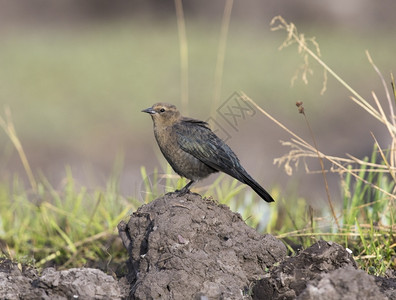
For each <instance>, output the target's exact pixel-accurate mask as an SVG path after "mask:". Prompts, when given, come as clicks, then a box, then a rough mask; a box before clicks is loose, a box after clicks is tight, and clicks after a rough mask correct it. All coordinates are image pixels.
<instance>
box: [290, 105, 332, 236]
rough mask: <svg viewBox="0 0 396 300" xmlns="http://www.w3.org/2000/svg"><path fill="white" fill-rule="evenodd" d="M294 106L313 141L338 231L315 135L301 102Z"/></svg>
mask: <svg viewBox="0 0 396 300" xmlns="http://www.w3.org/2000/svg"><path fill="white" fill-rule="evenodd" d="M296 106H297V108H298V112H299V113H300V114H302V115H303V116H304V118H305V121H306V123H307V126H308V129H309V133H310V135H311V137H312V140H313V143H314V146H315V150H316V154H317V156H318V158H319V163H320V167H321V169H322V175H323V181H324V184H325V188H326V195H327V201H328V203H329V206H330V209H331V213H332V214H333V218H334V220H335V222H336V224H337V228H338V229H340V224H339V223H338V219H337V216H336V213H335V211H334V207H333V201H331V197H330V190H329V185H328V183H327V177H326V172H325V167H324V163H323V158H322V156H321V155H320V153H319V150H318V145H317V144H316V139H315V135H314V134H313V130H312V128H311V125H310V124H309V121H308V118H307V115H306V114H305V110H304V106H303V103H302V102H301V101H299V102H297V103H296Z"/></svg>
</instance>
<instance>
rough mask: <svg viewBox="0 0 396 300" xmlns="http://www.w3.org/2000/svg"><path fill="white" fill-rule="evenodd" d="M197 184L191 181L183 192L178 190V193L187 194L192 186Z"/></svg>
mask: <svg viewBox="0 0 396 300" xmlns="http://www.w3.org/2000/svg"><path fill="white" fill-rule="evenodd" d="M194 183H195V181H194V180H191V181H190V182H189V183H187V184H186V185H185V186H184V188H182V189H181V190H176V191H175V192H176V193H179V194H181V195H184V194H187V193H188V192H189V191H190V186H192V185H193V184H194Z"/></svg>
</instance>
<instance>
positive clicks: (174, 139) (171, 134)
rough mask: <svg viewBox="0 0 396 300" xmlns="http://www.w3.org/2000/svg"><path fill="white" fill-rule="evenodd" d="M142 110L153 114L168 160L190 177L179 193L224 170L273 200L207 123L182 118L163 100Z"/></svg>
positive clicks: (157, 132) (163, 151)
mask: <svg viewBox="0 0 396 300" xmlns="http://www.w3.org/2000/svg"><path fill="white" fill-rule="evenodd" d="M142 112H144V113H148V114H150V116H151V118H152V120H153V127H154V136H155V139H156V140H157V143H158V146H159V148H160V150H161V152H162V154H163V155H164V157H165V158H166V160H167V161H168V163H169V164H170V165H171V167H172V168H173V170H174V171H175V172H176V173H177V174H179V175H180V176H182V177H185V178H187V179H189V180H190V182H188V183H187V184H186V185H185V186H184V187H183V188H182V189H181V190H179V191H177V192H179V193H181V194H185V193H188V192H190V187H191V186H192V185H193V184H194V183H195V182H197V181H198V180H201V179H203V178H206V177H207V176H209V175H210V174H212V173H216V172H223V173H226V174H228V175H230V176H231V177H233V178H235V179H237V180H239V181H240V182H242V183H244V184H247V185H248V186H250V187H251V188H252V189H253V190H254V191H255V192H256V193H257V194H258V195H259V196H260V197H261V198H262V199H263V200H265V201H267V202H273V201H274V199H273V198H272V197H271V195H270V194H269V193H268V192H267V191H266V190H265V189H264V188H263V187H261V186H260V184H258V183H257V182H256V181H255V180H254V179H253V178H252V177H251V176H250V175H249V174H248V173H247V171H246V170H245V169H244V168H243V167H242V165H241V163H240V161H239V159H238V157H237V156H236V154H235V153H234V152H233V151H232V150H231V148H230V147H229V146H228V145H227V144H226V143H225V142H224V141H223V140H222V139H220V138H219V137H218V136H217V135H216V134H215V133H214V132H213V131H212V130H211V129H210V127H209V124H208V123H207V122H204V121H200V120H197V119H193V118H188V117H183V116H182V115H181V113H180V112H179V110H178V109H177V108H176V106H175V105H173V104H169V103H163V102H159V103H155V104H154V105H153V106H152V107H149V108H146V109H144V110H142Z"/></svg>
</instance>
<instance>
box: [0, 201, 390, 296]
mask: <svg viewBox="0 0 396 300" xmlns="http://www.w3.org/2000/svg"><path fill="white" fill-rule="evenodd" d="M118 229H119V234H120V237H121V239H122V241H123V243H124V245H125V247H126V249H127V253H128V256H129V258H128V261H127V265H128V269H129V274H128V275H127V278H122V279H120V280H118V281H117V280H116V279H114V278H113V277H111V276H109V275H106V274H105V273H103V272H102V271H100V270H97V269H91V268H78V269H69V270H64V271H56V270H55V269H54V268H47V269H44V270H43V271H42V272H41V274H39V273H38V272H37V270H35V269H32V268H29V267H27V266H21V265H19V264H16V263H13V262H11V261H9V260H4V259H3V260H2V259H0V299H127V298H130V299H176V300H178V299H200V300H204V299H208V300H209V299H269V300H270V299H274V300H276V299H285V300H288V299H298V300H317V299H330V300H332V299H351V300H354V299H356V300H357V299H370V300H371V299H379V300H382V299H396V280H395V276H394V274H393V273H392V272H390V273H392V274H390V275H389V276H388V277H389V278H383V277H375V276H371V275H368V274H367V273H365V272H364V271H361V270H357V269H356V263H355V261H354V260H353V258H352V256H351V255H350V254H349V253H348V251H347V250H346V249H345V248H343V247H342V246H340V245H338V244H336V243H332V242H326V241H318V242H317V243H315V244H314V245H312V246H311V247H309V248H308V249H305V250H303V251H301V252H300V253H299V254H298V255H296V256H294V257H286V248H285V246H284V245H283V243H282V242H281V241H279V240H278V239H276V238H274V237H273V236H271V235H261V234H259V233H257V232H256V231H255V230H254V229H252V228H250V227H249V226H247V225H246V224H245V223H244V221H243V220H242V219H241V216H240V215H239V214H237V213H233V212H231V211H230V209H229V208H228V207H227V206H225V205H218V204H216V203H215V202H214V201H213V200H208V199H204V198H202V197H201V196H199V195H196V194H187V195H184V196H179V195H177V194H175V193H170V194H167V195H165V196H164V197H161V198H159V199H157V200H155V201H153V202H151V203H150V204H147V205H143V206H142V207H140V208H139V209H138V210H137V211H136V212H135V213H133V215H132V216H131V217H130V220H129V222H128V223H125V222H121V223H120V224H119V226H118ZM126 279H128V282H127V280H126Z"/></svg>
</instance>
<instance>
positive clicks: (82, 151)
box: [0, 0, 396, 205]
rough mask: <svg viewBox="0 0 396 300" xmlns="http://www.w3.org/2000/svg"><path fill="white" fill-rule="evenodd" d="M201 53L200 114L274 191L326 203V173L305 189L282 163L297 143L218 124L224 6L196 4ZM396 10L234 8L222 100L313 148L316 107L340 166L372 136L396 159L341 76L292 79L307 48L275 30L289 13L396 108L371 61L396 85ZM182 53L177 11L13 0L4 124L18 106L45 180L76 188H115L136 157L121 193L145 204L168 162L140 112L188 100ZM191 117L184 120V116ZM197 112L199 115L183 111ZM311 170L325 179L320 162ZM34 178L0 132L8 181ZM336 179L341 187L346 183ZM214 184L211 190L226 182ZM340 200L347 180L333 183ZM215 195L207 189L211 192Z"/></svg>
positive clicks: (331, 60) (366, 4)
mask: <svg viewBox="0 0 396 300" xmlns="http://www.w3.org/2000/svg"><path fill="white" fill-rule="evenodd" d="M183 4H184V10H185V20H186V30H187V42H188V50H189V60H188V63H189V105H188V115H189V116H191V117H195V118H199V119H203V120H206V119H207V118H209V117H212V118H214V119H216V120H219V121H220V122H223V125H224V126H225V127H226V129H227V132H228V133H229V134H230V135H231V139H230V140H228V141H227V143H228V144H229V145H230V146H231V148H233V149H234V151H235V152H236V153H237V154H238V156H239V158H240V160H241V161H242V163H243V165H245V167H246V169H247V170H248V171H249V173H251V175H252V176H253V177H255V178H256V179H257V180H258V181H259V182H261V183H263V185H264V186H265V187H268V188H270V187H273V186H280V187H282V189H285V190H286V189H287V188H288V187H289V188H292V189H295V190H296V191H297V193H298V195H299V196H303V197H305V198H306V199H307V200H308V201H310V202H311V203H316V204H317V205H321V204H322V201H325V200H324V199H325V197H326V194H325V190H324V186H323V183H322V178H321V174H315V175H306V174H305V171H304V169H303V168H302V166H301V167H300V170H299V171H298V172H296V173H294V174H293V176H292V177H288V176H286V175H285V172H284V170H283V169H280V168H278V167H277V166H275V165H273V159H274V158H276V157H279V156H281V155H282V154H284V153H286V152H287V151H288V150H289V149H287V148H285V147H283V146H281V145H280V143H279V140H287V139H288V138H289V136H288V135H287V134H286V133H285V132H283V131H282V130H281V129H279V128H278V127H277V126H276V125H275V124H273V123H272V122H271V121H269V120H268V119H267V118H266V117H265V116H263V115H262V114H260V113H258V112H257V113H256V114H255V115H254V116H253V117H251V118H248V119H246V120H244V121H242V122H241V123H240V124H239V126H238V131H235V130H233V129H232V128H230V127H227V124H224V121H222V120H221V118H220V117H219V116H218V115H216V113H211V112H212V111H215V109H216V108H213V107H212V105H213V100H212V99H213V93H214V85H215V83H214V82H215V79H214V78H215V66H216V58H217V49H218V44H219V38H220V26H221V19H222V15H223V9H224V4H225V1H215V2H213V3H210V2H207V1H204V2H198V1H194V2H193V1H186V2H183ZM395 9H396V3H395V2H394V1H390V0H388V1H381V4H375V3H374V2H372V1H368V0H365V1H348V3H345V2H344V1H341V0H338V1H331V0H326V1H320V2H317V3H312V1H308V0H306V1H293V2H292V3H291V2H290V1H275V0H273V1H270V0H266V1H250V0H249V1H243V2H235V3H234V6H233V10H232V16H231V23H230V27H229V32H228V38H227V48H226V53H225V61H224V71H223V76H222V83H223V84H222V88H221V99H222V101H220V102H223V101H226V100H227V98H228V97H229V96H230V95H231V94H232V93H233V92H235V91H239V90H242V91H244V92H245V93H246V94H247V95H248V96H249V97H250V98H252V99H253V100H254V101H255V102H257V103H258V104H259V105H260V106H261V107H262V108H264V109H265V110H267V111H268V112H270V113H271V114H272V115H273V116H274V117H276V118H278V120H280V121H281V122H283V123H284V124H285V125H287V126H289V127H290V128H291V129H292V130H294V131H295V132H297V133H298V134H300V135H301V136H302V137H304V138H305V139H306V140H308V141H310V136H309V132H308V129H307V128H306V124H305V121H304V120H303V118H302V116H301V115H299V114H298V113H297V109H296V107H295V102H296V101H303V102H304V106H305V110H306V113H307V116H308V118H309V120H310V121H311V126H312V127H313V130H314V133H315V135H316V138H317V141H318V147H319V149H320V150H321V151H322V152H324V153H326V154H329V155H344V154H345V153H350V154H352V155H354V156H357V157H363V156H365V155H369V154H370V153H371V151H372V145H373V140H372V138H371V135H370V131H372V132H373V133H374V134H375V135H376V137H377V138H378V140H379V142H380V143H381V145H383V147H384V148H386V147H387V140H386V138H385V137H386V135H385V134H382V132H385V131H384V128H382V127H381V126H380V125H378V122H377V121H376V120H374V119H372V118H371V117H368V115H367V114H366V113H365V112H364V111H363V110H362V109H360V108H358V107H357V106H356V105H355V104H353V103H352V102H351V101H350V99H349V96H350V93H349V92H348V91H346V90H345V89H344V88H343V87H341V86H340V85H339V84H338V83H337V82H336V81H335V80H334V79H332V78H330V77H329V80H328V86H327V91H326V93H325V94H324V95H320V90H321V88H322V80H323V76H322V69H321V68H320V67H319V66H318V65H317V64H316V63H314V62H313V61H311V66H312V69H313V71H314V72H313V74H312V76H310V77H309V78H308V79H309V84H308V85H305V84H304V83H303V82H302V81H301V80H297V81H296V82H295V84H294V86H293V87H291V84H290V82H291V78H292V77H293V75H294V74H295V72H296V70H297V69H298V68H299V66H300V65H301V64H302V63H303V61H302V58H301V57H300V56H299V55H298V53H297V50H296V46H294V47H289V48H287V49H284V50H282V51H279V50H278V47H279V46H280V45H281V44H282V42H283V40H284V39H285V36H286V35H285V33H284V32H280V31H276V32H272V31H271V30H270V26H269V23H270V21H271V19H272V18H273V17H274V16H276V15H282V16H283V17H285V18H286V20H287V21H290V22H294V23H295V24H296V26H297V28H298V30H299V32H301V33H305V34H306V36H315V37H316V39H317V42H318V43H319V45H320V48H321V53H322V59H323V60H324V61H325V62H326V63H327V64H328V65H329V66H330V67H331V68H333V70H335V71H336V72H337V73H338V74H339V75H340V76H341V77H342V78H343V79H344V80H345V81H347V82H348V83H349V84H350V85H351V86H352V87H353V88H355V89H356V90H357V91H358V92H360V93H361V95H362V96H364V97H366V98H367V99H370V100H371V91H372V90H374V91H376V92H377V94H378V96H379V97H380V98H384V90H383V87H382V85H381V82H380V80H379V78H378V76H377V75H376V73H375V72H374V70H373V69H372V67H371V65H370V64H369V63H368V61H367V58H366V55H365V52H364V51H365V50H366V49H367V50H369V51H370V54H371V55H372V57H373V59H374V61H375V63H376V64H377V66H378V67H379V69H380V70H381V71H382V72H383V74H384V76H385V78H386V80H387V81H388V82H390V79H389V78H390V76H389V74H390V72H392V71H393V72H394V71H395V68H396V60H395V53H396V39H395V36H396V35H395V33H396V21H395V18H394V12H395ZM179 53H180V51H179V38H178V31H177V23H176V15H175V9H174V2H173V1H144V2H141V1H126V0H125V1H121V0H118V1H62V2H56V3H54V2H53V1H47V0H41V1H2V2H1V3H0V115H2V116H4V107H5V106H9V107H10V109H11V111H12V116H13V121H14V124H15V127H16V130H17V133H18V136H19V138H20V139H21V141H22V145H23V147H24V149H25V151H26V153H27V157H28V159H29V162H30V164H31V166H32V168H33V170H34V173H35V174H39V173H42V174H43V175H44V176H46V177H47V178H48V179H49V181H50V182H51V183H52V184H53V185H54V186H60V185H62V184H63V179H64V178H65V166H66V165H68V166H70V167H71V170H72V172H73V176H74V177H75V179H76V180H77V182H78V183H79V184H81V185H86V186H88V187H90V188H96V187H97V186H101V185H104V184H105V183H106V181H107V178H108V177H109V176H110V174H111V173H112V169H113V165H114V162H115V160H116V159H117V158H120V157H121V158H123V164H122V165H123V168H122V172H121V177H120V185H121V192H122V193H123V194H124V195H126V196H138V195H139V193H140V189H141V188H142V179H141V176H140V166H142V165H144V166H146V168H147V170H148V172H150V170H154V168H155V167H158V168H160V169H161V168H163V167H164V165H165V160H164V159H163V158H162V157H161V156H160V154H159V150H158V147H157V145H156V143H155V140H154V136H153V132H152V123H151V120H150V118H149V117H148V116H147V115H145V114H143V113H141V112H140V111H141V110H142V109H144V108H147V107H149V106H151V105H152V104H153V103H155V102H159V101H163V102H170V103H173V104H175V105H177V106H179V108H182V106H181V101H180V76H181V72H180V54H179ZM182 113H183V111H182ZM184 113H185V114H187V112H184ZM312 169H314V170H317V169H319V167H318V164H317V162H316V160H314V161H313V162H312ZM14 174H19V175H20V177H24V176H25V174H24V171H23V167H22V165H21V163H20V161H19V157H18V155H17V153H16V151H15V150H14V148H13V146H12V144H11V142H10V141H9V140H8V138H7V136H6V135H5V134H4V132H0V179H1V181H6V182H11V181H12V177H13V176H14ZM335 176H337V175H335ZM214 178H215V176H213V177H211V178H210V179H209V182H212V181H213V180H214ZM330 182H331V183H330V187H331V192H332V194H334V195H335V197H340V194H341V193H340V187H339V186H338V185H337V182H338V178H335V179H331V178H330ZM203 184H204V183H201V185H203Z"/></svg>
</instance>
